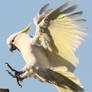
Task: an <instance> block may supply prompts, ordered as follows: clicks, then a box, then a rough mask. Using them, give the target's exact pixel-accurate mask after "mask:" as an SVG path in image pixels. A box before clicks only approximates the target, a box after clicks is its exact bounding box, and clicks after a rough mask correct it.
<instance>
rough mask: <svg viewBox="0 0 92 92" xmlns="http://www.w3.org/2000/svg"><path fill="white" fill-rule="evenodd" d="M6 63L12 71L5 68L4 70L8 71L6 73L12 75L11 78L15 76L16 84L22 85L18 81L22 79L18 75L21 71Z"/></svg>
mask: <svg viewBox="0 0 92 92" xmlns="http://www.w3.org/2000/svg"><path fill="white" fill-rule="evenodd" d="M6 65H7V66H8V67H9V68H10V70H11V71H13V72H14V74H12V73H11V72H10V71H9V70H6V71H7V72H8V74H9V75H10V76H12V77H13V78H15V79H16V81H17V84H18V85H19V86H20V87H22V85H21V84H20V82H21V81H23V78H22V77H20V75H21V74H22V73H23V72H21V71H17V70H15V69H13V68H12V67H11V66H10V65H9V64H8V63H6Z"/></svg>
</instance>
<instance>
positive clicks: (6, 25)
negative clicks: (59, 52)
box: [0, 0, 92, 92]
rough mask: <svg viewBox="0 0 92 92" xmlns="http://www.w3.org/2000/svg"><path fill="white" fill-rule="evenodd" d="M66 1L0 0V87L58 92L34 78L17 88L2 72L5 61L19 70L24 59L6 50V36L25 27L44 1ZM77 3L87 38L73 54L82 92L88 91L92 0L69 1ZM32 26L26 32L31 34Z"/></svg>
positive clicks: (91, 85) (57, 0)
mask: <svg viewBox="0 0 92 92" xmlns="http://www.w3.org/2000/svg"><path fill="white" fill-rule="evenodd" d="M66 1H67V0H0V88H9V89H10V92H58V91H57V90H56V88H55V87H54V86H53V85H51V84H48V83H41V82H39V81H38V80H36V79H33V78H30V79H27V80H24V81H23V83H22V86H23V87H22V88H20V87H18V85H17V83H16V81H15V79H13V78H11V76H9V75H8V74H7V72H6V70H7V67H6V65H5V62H8V63H9V64H10V65H12V66H13V67H14V68H15V69H18V70H20V69H21V68H22V67H23V66H24V65H25V62H24V60H23V58H22V56H21V54H20V53H19V52H18V51H15V52H13V53H11V52H10V51H9V50H8V47H7V44H6V39H7V38H8V36H9V35H11V34H12V33H15V32H17V31H20V30H22V29H23V28H25V27H26V26H27V25H28V24H29V23H30V22H31V21H32V19H33V17H34V16H35V15H36V14H37V12H38V11H39V9H40V8H41V7H42V6H43V5H45V4H46V3H50V5H51V7H53V8H56V7H58V6H60V5H61V4H62V3H64V2H66ZM72 1H73V2H72V4H73V3H74V2H78V3H79V8H78V9H77V10H83V11H84V14H83V16H82V17H81V18H85V19H87V20H88V21H87V23H85V24H84V25H87V26H88V27H89V29H88V30H87V31H86V33H88V37H87V38H85V39H86V42H85V43H83V44H82V45H81V46H80V48H79V49H77V53H76V55H77V56H78V57H79V60H80V63H79V64H78V67H77V69H76V71H75V75H76V76H77V77H78V78H80V80H81V82H82V83H83V85H84V88H85V92H91V91H92V28H91V27H92V23H91V21H92V1H91V0H72ZM34 32H35V26H34V24H33V25H32V28H31V30H30V32H29V34H34Z"/></svg>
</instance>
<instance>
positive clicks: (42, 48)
mask: <svg viewBox="0 0 92 92" xmlns="http://www.w3.org/2000/svg"><path fill="white" fill-rule="evenodd" d="M70 4H71V1H68V2H66V3H65V4H63V5H61V6H60V7H58V8H56V9H55V10H54V9H49V4H46V5H45V6H43V7H42V8H41V9H40V11H39V13H38V15H37V16H36V17H34V19H33V21H34V24H35V25H36V32H35V35H34V37H32V36H30V35H28V34H27V31H28V30H29V29H30V27H31V24H30V25H28V27H27V28H25V29H24V30H22V31H20V32H17V33H14V34H13V35H11V36H10V37H9V38H8V39H7V44H8V47H9V49H10V50H11V51H13V50H15V49H18V50H19V51H20V52H21V54H22V56H23V58H24V60H25V62H26V65H25V66H24V68H23V69H22V70H21V71H20V72H17V73H18V74H16V73H15V78H17V81H22V80H24V79H25V78H28V77H34V78H37V79H39V80H40V81H42V82H49V83H52V84H54V85H55V87H56V88H57V89H58V90H59V91H60V92H83V86H82V84H81V83H80V81H79V80H78V79H77V78H76V77H75V76H74V74H73V71H74V70H75V68H76V65H77V63H78V58H77V57H76V56H75V51H76V49H77V48H78V47H79V45H80V44H81V43H82V42H83V41H84V39H83V37H84V36H87V34H86V33H84V32H83V31H81V30H86V29H87V27H84V26H79V25H78V24H82V23H84V22H85V21H86V20H85V19H75V18H76V17H79V16H80V15H82V13H83V12H82V11H79V12H74V13H72V12H73V11H74V10H75V9H76V8H77V7H78V4H77V3H76V4H74V5H72V6H70V7H69V5H70ZM8 66H9V65H8ZM8 73H9V74H11V73H10V72H9V71H8Z"/></svg>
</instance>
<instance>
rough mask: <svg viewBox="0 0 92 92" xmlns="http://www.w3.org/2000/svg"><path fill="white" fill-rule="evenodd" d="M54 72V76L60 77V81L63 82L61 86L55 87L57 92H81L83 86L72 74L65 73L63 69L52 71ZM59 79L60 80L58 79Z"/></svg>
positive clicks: (58, 68)
mask: <svg viewBox="0 0 92 92" xmlns="http://www.w3.org/2000/svg"><path fill="white" fill-rule="evenodd" d="M52 70H53V71H54V72H56V75H57V74H59V75H61V80H63V81H62V82H63V85H62V86H58V85H55V87H56V88H57V90H58V91H59V92H83V91H84V89H83V86H82V84H81V83H80V81H79V79H77V78H76V77H75V76H74V74H73V73H71V72H69V71H67V70H66V69H65V68H62V69H61V67H56V68H53V69H52ZM59 79H60V78H59Z"/></svg>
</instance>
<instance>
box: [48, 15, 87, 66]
mask: <svg viewBox="0 0 92 92" xmlns="http://www.w3.org/2000/svg"><path fill="white" fill-rule="evenodd" d="M48 29H49V31H50V35H51V36H52V39H53V41H54V44H55V46H56V48H57V50H58V55H59V56H61V57H62V58H64V59H65V60H67V61H68V62H69V63H71V64H72V65H73V66H76V64H77V62H78V58H77V57H76V56H75V53H74V52H75V50H76V48H78V46H79V45H80V44H81V42H82V41H83V39H82V38H81V36H85V35H86V34H85V33H84V32H80V31H77V29H78V26H76V25H75V24H73V23H72V20H71V19H69V18H68V17H67V16H66V15H62V14H61V15H60V16H59V17H57V18H56V19H55V20H52V21H51V22H50V25H49V27H48ZM79 29H80V27H79ZM52 50H53V53H54V52H55V48H53V46H52ZM48 54H49V53H48ZM54 54H55V53H54ZM49 55H50V54H49ZM50 56H51V57H52V60H53V58H54V56H53V55H50ZM56 60H58V59H56ZM56 62H57V61H56ZM67 66H68V65H67Z"/></svg>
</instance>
